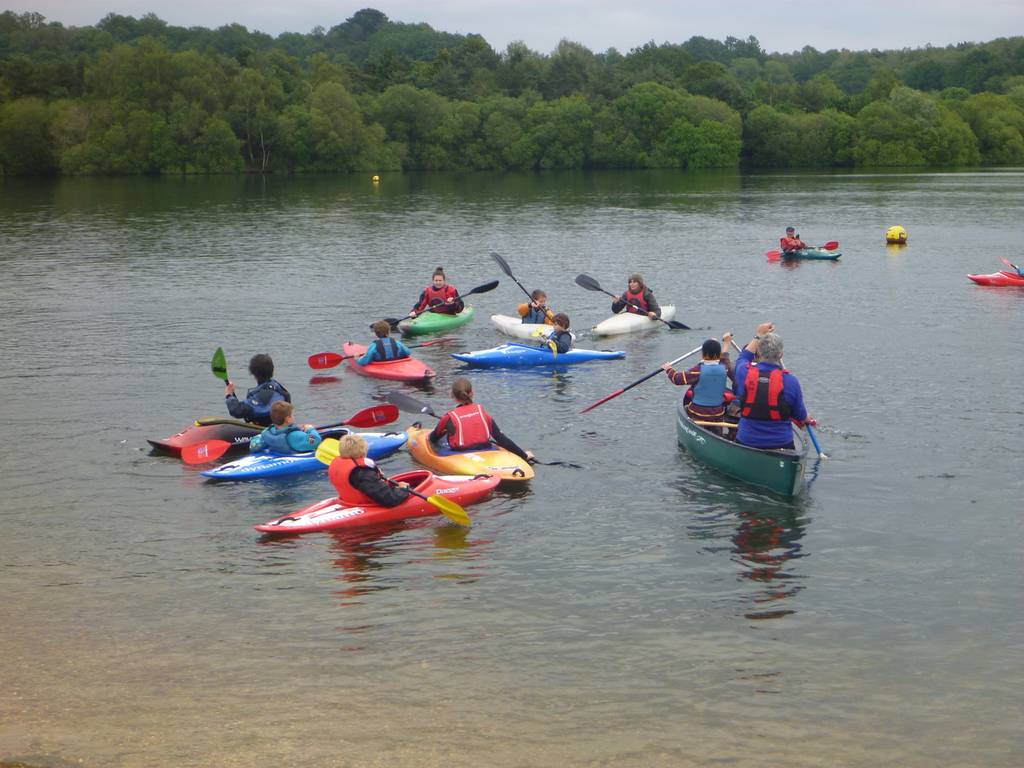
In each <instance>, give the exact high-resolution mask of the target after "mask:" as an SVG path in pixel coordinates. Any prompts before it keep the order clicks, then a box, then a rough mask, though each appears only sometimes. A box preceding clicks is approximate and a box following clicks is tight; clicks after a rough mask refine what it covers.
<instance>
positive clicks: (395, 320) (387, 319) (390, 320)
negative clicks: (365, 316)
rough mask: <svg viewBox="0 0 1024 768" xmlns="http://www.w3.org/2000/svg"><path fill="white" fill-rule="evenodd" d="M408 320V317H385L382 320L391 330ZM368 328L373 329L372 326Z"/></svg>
mask: <svg viewBox="0 0 1024 768" xmlns="http://www.w3.org/2000/svg"><path fill="white" fill-rule="evenodd" d="M408 319H409V316H408V315H406V316H405V317H385V318H384V322H385V323H387V324H388V325H390V326H391V327H392V328H394V327H395V326H396V325H398V324H399V323H400V322H402V321H403V320H408ZM370 328H373V324H371V325H370Z"/></svg>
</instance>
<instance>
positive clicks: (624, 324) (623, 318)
mask: <svg viewBox="0 0 1024 768" xmlns="http://www.w3.org/2000/svg"><path fill="white" fill-rule="evenodd" d="M675 316H676V307H675V304H667V305H666V306H664V307H662V308H661V319H662V320H665V321H668V320H671V319H673V318H674V317H675ZM656 325H662V323H659V322H658V321H657V320H651V318H649V317H648V316H647V315H637V314H634V313H633V312H625V311H623V312H620V313H619V314H617V315H612V316H611V317H609V318H608V319H607V320H602V321H601V322H600V323H598V324H597V325H595V326H594V327H593V328H591V329H590V330H591V332H592V333H593V334H594V335H595V336H614V335H615V334H617V333H633V332H634V331H643V330H646V329H647V328H653V327H654V326H656Z"/></svg>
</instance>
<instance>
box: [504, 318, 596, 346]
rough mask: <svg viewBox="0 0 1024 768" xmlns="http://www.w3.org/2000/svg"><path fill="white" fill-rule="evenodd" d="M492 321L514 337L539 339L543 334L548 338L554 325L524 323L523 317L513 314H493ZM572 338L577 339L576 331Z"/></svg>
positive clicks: (507, 334) (506, 333)
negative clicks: (513, 315)
mask: <svg viewBox="0 0 1024 768" xmlns="http://www.w3.org/2000/svg"><path fill="white" fill-rule="evenodd" d="M491 322H492V323H494V327H495V328H497V329H498V331H500V332H501V333H504V334H505V335H506V336H511V337H512V338H514V339H538V338H540V337H541V336H544V338H547V335H548V334H549V333H551V330H552V326H550V325H547V324H545V323H524V322H523V319H522V318H521V317H512V316H511V315H491ZM538 332H539V333H538ZM570 333H572V331H570ZM534 334H537V335H534ZM572 338H573V340H575V339H576V334H575V333H572Z"/></svg>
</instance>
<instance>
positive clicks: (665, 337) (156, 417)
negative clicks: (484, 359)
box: [0, 171, 1024, 768]
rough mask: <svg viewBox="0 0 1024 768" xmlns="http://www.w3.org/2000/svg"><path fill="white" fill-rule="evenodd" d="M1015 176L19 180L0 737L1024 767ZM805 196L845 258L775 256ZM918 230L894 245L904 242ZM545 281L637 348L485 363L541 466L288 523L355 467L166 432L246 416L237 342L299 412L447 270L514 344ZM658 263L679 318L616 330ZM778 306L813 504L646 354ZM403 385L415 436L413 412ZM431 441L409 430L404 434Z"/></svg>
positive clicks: (8, 198)
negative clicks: (753, 459)
mask: <svg viewBox="0 0 1024 768" xmlns="http://www.w3.org/2000/svg"><path fill="white" fill-rule="evenodd" d="M1022 200H1024V172H1020V171H986V172H976V173H975V172H962V173H926V172H921V173H889V174H866V173H824V174H820V173H792V174H736V173H724V174H682V173H674V172H650V173H640V172H638V173H600V174H586V173H565V174H539V175H517V174H506V175H499V174H470V175H454V174H453V175H448V174H437V175H408V176H399V175H393V176H384V178H383V183H382V184H381V185H379V186H373V185H371V184H370V182H369V178H368V177H367V178H362V177H358V178H357V177H341V178H334V177H313V178H298V179H277V178H271V179H250V178H237V179H236V178H224V179H221V178H213V179H191V178H190V179H115V180H93V179H68V180H61V181H55V182H23V181H10V180H4V181H3V182H0V210H2V211H3V216H2V217H0V265H2V267H3V272H4V278H5V279H4V280H3V281H2V282H0V299H2V301H0V307H2V309H0V312H2V314H0V317H2V328H3V331H4V332H3V333H2V334H0V352H2V353H3V359H4V360H5V362H6V365H5V366H4V368H3V370H2V371H0V377H2V379H3V381H4V383H5V389H6V392H5V399H4V402H3V405H2V406H0V412H2V415H3V421H4V422H5V424H6V425H7V439H6V440H4V441H3V442H2V443H0V466H2V467H3V472H2V475H0V483H2V494H0V520H2V521H3V523H4V524H5V528H6V530H5V533H4V535H3V537H2V539H0V587H2V590H3V599H2V601H0V649H2V651H3V656H4V663H3V664H2V665H0V692H2V693H0V761H5V760H6V761H21V762H24V763H27V764H31V765H36V766H64V765H67V764H79V765H85V766H118V767H123V768H135V767H136V766H158V767H160V766H183V765H195V766H200V765H203V766H206V765H218V766H248V765H262V764H273V763H274V762H275V761H276V762H279V763H281V764H299V765H301V764H308V765H320V766H330V765H338V766H378V765H379V766H384V765H387V766H441V765H444V766H480V765H489V766H499V767H501V768H504V767H506V766H508V767H511V766H524V765H529V766H565V765H615V766H679V765H706V764H714V763H722V764H729V765H735V766H760V765H766V764H769V763H773V764H778V765H787V766H820V765H843V766H864V767H865V768H866V767H867V766H871V767H872V768H875V767H876V766H880V765H900V766H912V767H920V768H925V767H926V766H928V767H931V766H995V767H1000V768H1001V767H1004V766H1005V767H1006V768H1011V767H1015V766H1019V765H1020V764H1021V763H1022V761H1024V738H1022V736H1021V729H1020V722H1021V721H1022V716H1024V711H1022V710H1024V707H1022V699H1021V696H1020V688H1021V685H1022V683H1024V673H1022V670H1024V665H1022V661H1024V654H1022V642H1021V637H1022V636H1024V622H1022V611H1021V603H1020V595H1021V594H1022V589H1024V581H1022V570H1021V567H1020V550H1021V539H1022V535H1021V534H1022V524H1021V516H1020V510H1021V503H1020V498H1021V494H1022V491H1024V472H1022V470H1024V448H1022V441H1021V434H1022V432H1021V428H1022V426H1024V406H1022V405H1021V398H1020V394H1019V391H1018V390H1019V382H1020V381H1021V375H1022V374H1024V363H1022V362H1021V361H1022V360H1024V335H1022V334H1021V327H1022V321H1024V290H1020V289H1008V288H1004V289H999V288H982V287H980V286H975V285H973V284H971V283H970V282H969V281H968V280H967V279H966V277H965V276H964V275H965V274H966V273H968V272H971V273H975V272H982V273H986V272H994V271H996V270H998V269H1000V268H1001V267H1002V265H1001V264H1000V263H999V259H998V257H999V256H1006V257H1008V258H1009V259H1010V260H1011V261H1015V262H1017V263H1021V262H1022V261H1024V254H1022V252H1021V241H1022V228H1021V221H1022V215H1024V206H1022V203H1021V201H1022ZM787 224H794V225H795V226H796V227H797V228H798V231H799V232H800V233H801V234H802V235H803V237H804V239H805V240H808V241H809V242H814V243H823V242H825V241H827V240H832V239H835V240H839V241H840V243H841V250H842V252H843V256H842V258H841V259H840V260H839V261H838V262H837V263H829V262H815V263H799V264H795V265H787V264H779V263H771V262H768V261H767V260H766V259H765V257H764V252H765V251H766V250H768V249H770V248H775V247H777V243H778V236H779V234H780V233H781V231H782V229H783V228H784V227H785V226H786V225H787ZM893 224H901V225H902V226H904V227H906V229H907V230H908V231H909V233H910V239H909V245H907V246H906V247H902V248H900V247H887V246H886V245H885V244H884V241H883V233H884V232H885V230H886V228H887V227H889V226H890V225H893ZM492 250H493V251H496V252H498V253H500V254H502V255H503V256H504V257H505V258H506V259H507V260H508V262H509V264H510V265H511V266H512V269H513V271H514V272H515V274H516V276H517V277H518V278H519V280H520V281H521V282H522V283H523V284H524V285H525V286H526V287H527V288H533V287H543V288H545V289H546V291H547V293H548V296H549V300H550V303H551V304H552V305H553V306H555V307H556V308H557V309H559V310H562V311H565V312H567V313H568V314H569V315H570V316H571V318H572V322H573V328H574V330H575V331H577V332H578V333H579V332H582V335H581V338H580V340H579V342H578V345H579V346H582V347H594V348H600V349H622V350H625V351H626V352H627V356H626V358H625V359H624V360H621V361H611V362H598V363H591V364H586V365H580V366H574V367H571V368H568V369H565V370H560V371H530V372H513V371H479V372H472V373H470V376H471V378H472V379H473V382H474V385H475V388H476V390H477V397H478V399H479V400H480V401H481V402H483V403H484V404H485V405H486V406H487V407H488V409H489V410H490V411H491V412H492V413H493V414H494V416H495V418H496V419H497V420H498V422H499V424H500V425H501V427H502V429H503V431H505V432H507V433H508V434H509V435H511V436H512V437H513V438H514V439H515V440H516V441H517V442H519V444H520V445H522V446H524V447H527V448H531V449H532V450H533V451H534V452H535V453H536V454H537V455H538V457H539V458H542V459H545V460H548V461H552V460H566V461H570V462H575V463H577V464H581V465H583V466H584V467H585V468H584V469H582V470H575V469H569V468H565V467H538V473H537V477H536V478H535V480H534V481H533V482H532V483H530V484H529V486H528V487H525V488H513V489H510V490H509V489H501V490H499V492H498V493H497V494H496V495H495V496H494V497H493V498H491V499H490V500H488V501H486V502H484V503H482V504H480V505H477V506H474V507H472V508H470V509H469V512H470V514H471V515H472V516H473V519H474V525H473V527H472V529H469V530H466V529H461V528H457V527H454V526H451V525H448V524H446V523H445V522H444V521H443V520H442V519H441V518H428V519H421V520H415V521H410V522H408V523H406V524H402V525H397V526H393V527H388V528H373V529H367V530H364V531H357V532H347V533H335V534H330V535H327V534H323V535H316V534H315V535H307V536H303V537H297V538H289V539H279V540H274V539H269V538H265V537H262V536H260V534H257V533H256V532H255V531H253V530H252V525H254V524H256V523H259V522H263V521H266V520H269V519H271V518H273V517H276V516H278V515H281V514H284V513H286V512H289V511H292V510H295V509H298V508H300V507H302V506H305V505H307V504H310V503H312V502H314V501H317V500H319V499H321V498H325V497H327V496H330V495H332V489H331V487H330V485H329V483H328V482H327V479H326V474H319V475H314V476H308V477H302V478H296V479H290V480H289V479H284V480H279V481H274V482H270V481H266V482H251V483H233V484H220V485H214V484H210V483H207V482H205V481H203V478H201V477H200V476H199V474H198V470H197V468H193V467H187V466H183V465H182V463H181V462H180V461H179V460H177V459H172V458H166V457H159V456H153V455H151V454H150V452H149V449H148V446H147V444H146V438H154V437H164V436H167V435H170V434H172V433H174V432H176V431H178V430H179V429H181V428H183V427H184V426H185V425H186V424H187V423H189V421H191V420H192V419H193V418H196V417H200V416H206V415H220V414H222V413H223V399H222V391H223V388H222V386H221V384H220V382H218V381H217V380H216V379H214V378H213V376H212V375H211V373H210V368H209V361H210V356H211V355H212V353H213V350H214V349H215V348H216V347H217V346H223V347H224V350H225V352H226V354H227V360H228V370H229V373H230V375H231V377H232V379H233V380H235V381H236V382H238V384H239V385H240V386H241V385H245V384H248V383H249V382H250V379H249V377H248V376H247V374H246V372H245V365H246V362H247V360H248V358H249V356H250V355H251V354H253V353H254V352H259V351H267V352H269V353H270V354H271V355H272V356H273V357H274V360H275V362H276V364H277V377H278V378H279V379H280V380H281V381H282V382H284V383H285V385H286V386H287V387H288V388H289V389H290V390H291V392H292V395H293V399H294V401H295V403H296V406H297V413H296V415H297V416H298V418H299V420H300V421H312V422H316V423H328V422H335V421H340V420H341V419H343V418H345V417H347V416H349V415H351V414H353V413H355V412H356V411H357V410H359V409H361V408H363V407H365V406H367V405H370V404H372V403H373V398H374V397H375V396H379V395H381V394H382V393H383V392H386V391H388V390H389V389H391V388H393V387H394V385H391V384H387V383H380V382H376V381H374V380H370V379H366V378H362V377H357V376H354V375H352V374H351V373H350V372H348V371H347V370H345V369H342V368H339V369H337V371H335V372H333V373H334V376H333V378H332V377H330V376H326V377H323V376H321V377H315V376H314V375H313V374H314V372H313V371H311V370H310V369H309V368H308V366H307V364H306V358H307V356H308V355H310V354H313V353H315V352H320V351H325V350H333V351H340V347H341V344H342V343H343V342H344V341H346V340H350V339H351V340H354V341H359V342H361V343H365V340H366V339H367V338H368V336H369V333H370V332H369V330H368V324H369V323H370V322H372V321H373V320H375V319H378V318H379V317H381V316H400V315H402V314H404V313H405V312H406V311H408V308H409V307H410V306H411V305H412V303H413V300H414V299H415V296H416V294H417V293H418V291H419V290H420V289H421V288H422V286H423V285H424V284H426V282H427V281H428V280H429V277H430V273H431V272H432V270H433V268H434V267H435V266H437V265H438V264H443V265H444V266H445V267H446V269H447V271H448V274H449V277H450V278H451V280H452V282H453V283H454V284H455V285H456V286H458V287H460V288H463V289H464V290H466V289H469V288H471V287H473V286H476V285H480V284H482V283H485V282H487V281H489V280H493V279H501V285H500V286H499V288H498V289H497V290H495V291H494V292H492V293H488V294H483V295H479V296H474V297H473V300H472V302H471V303H472V304H473V305H474V306H475V307H476V309H477V317H476V318H475V319H474V320H473V321H472V323H470V324H469V325H467V326H464V327H463V328H460V329H458V330H457V331H454V332H453V333H452V334H451V335H452V336H454V337H455V340H453V341H452V342H450V343H447V344H442V345H438V346H434V347H428V348H423V349H421V350H418V356H420V357H421V358H422V359H423V360H425V361H426V362H427V363H428V364H429V365H431V366H432V367H434V368H435V369H436V370H437V371H438V378H437V381H436V383H435V384H433V385H431V386H429V387H426V388H409V389H406V390H404V391H407V392H408V393H409V394H411V395H413V396H414V397H417V398H420V399H423V400H425V401H427V402H429V403H431V405H433V407H434V408H435V409H436V410H438V412H440V411H441V410H442V409H443V408H445V407H447V406H448V404H449V401H448V398H447V396H446V392H447V389H448V387H449V386H450V384H451V381H452V380H453V379H454V378H455V377H456V376H459V375H464V374H465V370H464V369H463V368H462V367H461V366H460V365H459V364H458V363H457V362H456V361H455V360H453V359H452V358H451V357H450V356H449V353H451V352H457V351H468V350H473V349H482V348H485V347H491V346H494V345H496V344H498V343H500V342H501V341H503V340H504V339H503V338H502V337H500V336H499V335H498V334H497V332H496V331H495V330H494V328H493V327H492V326H491V325H490V323H489V322H488V320H487V318H488V317H489V316H490V315H491V314H498V313H501V314H509V313H511V312H512V311H513V310H514V307H515V305H516V304H517V303H519V301H520V300H521V299H522V298H523V296H522V293H521V291H520V290H519V288H517V287H516V285H515V284H514V283H513V282H512V281H511V280H508V279H507V278H506V277H505V275H504V274H502V273H501V271H500V269H498V267H497V265H496V264H495V263H494V262H493V261H492V260H491V259H490V258H489V256H488V253H489V252H490V251H492ZM632 271H640V272H642V273H643V274H644V275H645V276H646V278H647V281H648V283H649V284H650V285H651V286H652V287H653V288H654V290H655V292H656V295H657V296H658V298H659V300H660V301H661V302H662V303H664V304H668V303H673V304H676V305H677V307H678V310H677V315H676V318H677V319H678V320H681V321H683V322H685V323H687V324H689V325H691V326H693V327H694V328H695V329H697V330H693V331H688V332H679V331H675V332H670V331H668V329H661V330H658V331H652V332H646V333H643V334H638V335H632V336H622V337H617V338H608V339H596V338H593V337H591V336H590V335H589V334H588V333H587V329H588V328H590V327H591V326H592V325H594V324H595V323H597V322H598V321H600V320H602V319H604V318H605V317H607V315H608V309H609V308H608V303H609V301H610V300H607V301H606V300H605V297H603V296H602V295H600V294H596V293H592V292H587V291H584V290H582V289H581V288H579V287H578V286H576V285H575V284H574V283H573V278H574V277H575V275H576V274H578V273H580V272H585V273H587V274H589V275H591V276H593V277H594V278H596V279H597V280H598V281H599V282H601V284H602V286H604V287H605V288H607V289H609V290H612V291H616V292H617V291H619V290H621V289H622V287H624V283H625V278H626V276H627V275H628V273H630V272H632ZM768 319H770V320H772V321H774V322H775V324H776V326H777V328H778V331H779V333H780V334H781V335H782V337H783V338H784V340H785V344H786V364H787V366H788V367H789V368H790V369H791V370H792V371H793V372H794V373H796V374H797V375H798V376H799V378H800V379H801V382H802V384H803V388H804V393H805V396H806V399H807V402H808V405H809V408H810V410H811V411H812V413H813V414H814V416H815V417H816V418H817V420H818V422H819V425H820V426H819V429H818V434H819V437H820V439H821V442H822V447H823V449H824V450H825V451H826V453H827V454H828V455H829V457H830V458H829V459H828V460H827V461H822V462H820V464H817V465H815V466H813V467H812V468H811V472H810V475H811V486H810V488H809V491H808V492H807V493H806V494H805V495H804V496H803V497H801V498H799V499H797V500H796V501H792V502H790V501H785V500H782V499H780V498H777V497H774V496H772V495H770V494H767V493H762V492H760V491H758V490H756V489H754V488H751V487H748V486H745V485H743V484H741V483H738V482H736V481H733V480H730V479H728V478H725V477H723V476H721V475H718V474H716V473H714V472H712V471H709V470H707V469H705V468H703V467H702V466H701V465H699V464H696V463H695V462H693V461H692V460H691V459H690V457H688V456H687V455H686V454H685V453H684V452H683V451H682V450H681V449H679V448H678V447H677V446H676V441H675V431H674V423H673V419H674V404H675V400H676V398H677V397H678V396H679V395H680V394H681V391H680V389H679V388H675V387H672V386H671V385H670V384H669V383H668V381H667V380H666V379H664V378H663V377H660V376H659V377H656V378H654V379H652V380H651V381H648V382H646V383H644V384H642V385H640V386H638V387H636V388H635V389H632V390H630V391H629V392H627V393H626V394H624V395H622V396H621V397H619V398H616V399H614V400H612V401H610V402H608V403H606V404H605V405H603V406H601V407H600V408H597V409H595V410H594V411H592V412H590V413H588V414H582V415H581V414H580V413H579V411H580V410H581V409H582V408H583V407H585V406H586V405H588V404H590V403H592V402H593V401H595V400H597V399H599V398H600V397H603V396H604V395H607V394H609V393H611V392H613V391H615V390H616V389H618V388H620V387H622V386H624V385H626V384H628V383H630V382H632V381H634V380H635V379H637V378H639V377H641V376H643V375H644V374H646V373H649V372H651V371H652V370H654V369H655V368H657V367H658V365H660V364H661V363H662V362H663V361H665V360H668V359H671V358H673V357H677V356H678V355H680V354H682V353H684V352H686V351H689V350H690V349H692V348H694V347H696V346H698V345H699V344H700V343H701V341H703V339H704V338H705V337H706V336H708V335H711V334H714V335H716V336H717V335H720V334H721V333H722V332H723V331H725V330H733V331H735V333H736V336H737V340H738V341H740V342H741V343H742V342H745V341H746V340H747V339H748V338H749V337H750V335H751V334H752V333H753V330H754V328H755V327H756V325H757V323H758V322H760V321H762V320H768ZM411 420H412V418H411V417H408V416H403V419H402V421H401V422H400V424H401V425H402V426H406V425H408V423H410V421H411ZM383 466H384V468H385V469H386V470H387V471H388V472H389V473H394V472H399V471H403V470H405V469H408V468H410V467H411V466H412V465H411V462H410V460H409V458H408V456H407V455H406V454H404V453H402V454H398V455H397V456H396V457H394V458H391V459H388V460H386V461H385V462H383Z"/></svg>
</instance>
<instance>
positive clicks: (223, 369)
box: [210, 347, 228, 381]
mask: <svg viewBox="0 0 1024 768" xmlns="http://www.w3.org/2000/svg"><path fill="white" fill-rule="evenodd" d="M210 370H212V371H213V375H214V376H216V377H217V378H218V379H220V380H221V381H227V380H228V361H227V360H225V359H224V349H223V348H222V347H217V351H216V352H214V353H213V360H211V361H210Z"/></svg>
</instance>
